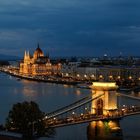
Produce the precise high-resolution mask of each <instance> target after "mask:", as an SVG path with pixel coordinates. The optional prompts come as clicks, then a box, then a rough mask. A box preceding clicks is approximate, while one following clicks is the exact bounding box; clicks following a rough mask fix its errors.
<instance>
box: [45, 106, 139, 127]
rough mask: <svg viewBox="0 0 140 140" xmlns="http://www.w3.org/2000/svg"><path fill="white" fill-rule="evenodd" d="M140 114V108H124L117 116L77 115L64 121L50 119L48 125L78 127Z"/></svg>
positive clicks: (47, 121) (63, 119)
mask: <svg viewBox="0 0 140 140" xmlns="http://www.w3.org/2000/svg"><path fill="white" fill-rule="evenodd" d="M137 114H140V106H132V107H128V108H126V107H125V108H122V109H121V110H118V111H116V114H114V115H111V116H109V115H106V116H105V115H100V116H97V115H94V114H88V113H87V114H82V115H79V116H78V115H77V116H76V115H75V116H73V117H72V116H71V117H68V118H62V119H57V118H53V119H49V120H46V124H47V126H49V127H53V128H57V127H64V126H69V125H76V124H81V123H88V122H92V121H109V120H116V119H117V120H119V119H122V118H124V117H127V116H131V115H137Z"/></svg>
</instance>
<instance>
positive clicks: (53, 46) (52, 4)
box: [0, 0, 140, 56]
mask: <svg viewBox="0 0 140 140" xmlns="http://www.w3.org/2000/svg"><path fill="white" fill-rule="evenodd" d="M38 42H39V43H40V46H41V48H42V50H43V51H45V52H46V53H47V52H49V53H50V55H51V56H102V55H103V54H105V53H106V54H108V55H109V56H117V55H119V54H120V52H121V53H122V55H125V56H126V55H139V56H140V0H2V1H0V54H7V55H9V54H10V55H17V56H22V55H23V54H24V50H25V49H26V50H30V52H31V53H32V52H33V50H34V49H35V48H36V46H37V43H38Z"/></svg>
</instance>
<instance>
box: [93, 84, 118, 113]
mask: <svg viewBox="0 0 140 140" xmlns="http://www.w3.org/2000/svg"><path fill="white" fill-rule="evenodd" d="M92 86H93V90H94V94H93V98H94V97H95V96H97V95H101V94H103V95H102V96H101V97H100V98H97V99H95V100H93V102H92V109H91V113H93V114H98V115H102V114H104V115H106V114H107V112H108V111H114V110H117V109H118V104H117V94H116V89H117V88H118V86H117V85H116V83H114V82H93V85H92Z"/></svg>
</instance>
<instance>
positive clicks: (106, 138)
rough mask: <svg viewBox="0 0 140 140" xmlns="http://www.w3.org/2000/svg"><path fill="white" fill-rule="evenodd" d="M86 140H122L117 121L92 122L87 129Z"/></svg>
mask: <svg viewBox="0 0 140 140" xmlns="http://www.w3.org/2000/svg"><path fill="white" fill-rule="evenodd" d="M87 139H88V140H123V137H122V130H121V128H120V124H119V121H118V120H115V121H93V122H91V123H90V124H89V125H88V127H87Z"/></svg>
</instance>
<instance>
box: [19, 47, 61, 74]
mask: <svg viewBox="0 0 140 140" xmlns="http://www.w3.org/2000/svg"><path fill="white" fill-rule="evenodd" d="M60 70H61V64H60V63H57V64H52V63H51V62H50V59H49V56H44V53H43V51H42V50H41V49H40V47H39V44H38V47H37V49H36V50H35V52H34V54H33V56H31V55H30V53H29V52H26V51H25V54H24V59H23V61H22V62H21V63H20V71H19V72H20V74H23V75H31V76H37V75H56V74H59V73H60Z"/></svg>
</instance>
